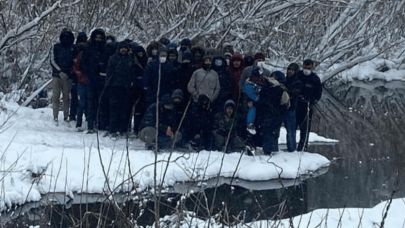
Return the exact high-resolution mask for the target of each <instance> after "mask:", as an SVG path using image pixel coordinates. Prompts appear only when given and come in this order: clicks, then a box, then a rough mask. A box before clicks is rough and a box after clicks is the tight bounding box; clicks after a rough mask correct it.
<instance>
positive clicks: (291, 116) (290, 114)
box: [284, 111, 297, 152]
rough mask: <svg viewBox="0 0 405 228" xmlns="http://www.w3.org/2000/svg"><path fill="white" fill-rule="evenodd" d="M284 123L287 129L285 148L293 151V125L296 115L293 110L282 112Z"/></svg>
mask: <svg viewBox="0 0 405 228" xmlns="http://www.w3.org/2000/svg"><path fill="white" fill-rule="evenodd" d="M284 125H285V128H286V130H287V149H288V151H289V152H293V151H295V149H296V146H297V140H296V134H295V127H296V116H295V111H286V112H285V113H284Z"/></svg>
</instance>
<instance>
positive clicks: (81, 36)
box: [76, 32, 87, 43]
mask: <svg viewBox="0 0 405 228" xmlns="http://www.w3.org/2000/svg"><path fill="white" fill-rule="evenodd" d="M79 42H87V34H86V33H85V32H79V34H77V37H76V43H79Z"/></svg>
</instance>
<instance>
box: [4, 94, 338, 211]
mask: <svg viewBox="0 0 405 228" xmlns="http://www.w3.org/2000/svg"><path fill="white" fill-rule="evenodd" d="M0 107H1V110H2V111H1V112H0V142H1V145H0V154H1V157H0V165H1V171H2V172H1V175H0V177H1V185H2V186H1V188H0V194H1V196H2V197H1V199H0V210H4V209H6V208H9V207H11V206H12V205H13V204H23V203H25V202H29V201H38V200H40V199H41V194H46V193H50V192H65V193H66V194H67V195H68V196H69V197H74V193H105V192H129V191H131V190H132V189H133V184H132V183H135V188H136V189H137V190H138V191H144V190H147V189H149V188H150V187H151V186H153V185H154V181H153V180H154V179H153V178H154V166H153V164H154V163H155V155H154V153H153V152H152V151H147V150H144V144H143V143H142V142H140V141H139V140H138V139H133V140H130V141H129V143H128V144H127V143H126V140H125V139H119V140H117V141H112V140H111V139H110V138H108V137H102V136H101V135H100V136H99V138H98V140H99V145H97V135H96V134H85V133H83V132H76V131H75V130H74V122H71V123H70V124H67V123H64V122H61V121H60V122H59V125H58V126H56V125H55V123H54V122H53V120H52V109H51V108H42V109H31V108H26V107H20V106H18V105H17V104H15V103H11V102H5V101H4V98H3V99H2V101H1V102H0ZM61 115H62V113H60V116H61ZM309 140H310V142H314V141H323V142H336V140H331V139H326V138H323V137H321V136H318V135H316V134H311V135H310V138H309ZM283 142H285V130H284V129H283V130H282V132H281V136H280V143H283ZM127 147H128V150H127ZM241 156H242V157H241ZM169 158H170V162H169V163H168V162H167V161H168V160H169ZM239 160H240V163H239ZM157 161H158V162H157V163H156V164H157V166H156V168H157V181H158V183H163V186H165V187H169V186H173V185H174V184H175V183H178V182H188V181H197V182H198V181H204V180H209V179H211V178H216V177H218V176H220V177H223V178H231V177H235V178H239V179H243V180H249V181H265V180H272V179H278V178H285V179H296V178H299V177H301V176H302V175H309V174H311V173H312V172H314V171H316V170H318V169H320V168H321V167H328V166H329V163H330V161H329V160H328V159H327V158H325V157H323V156H321V155H319V154H315V153H306V152H305V153H302V152H293V153H287V152H282V151H280V152H276V153H274V155H273V156H272V157H271V158H270V157H269V156H265V155H260V156H256V157H250V156H246V155H244V154H243V155H242V154H241V153H230V154H224V153H222V152H218V151H201V152H199V153H182V152H173V153H172V154H170V153H168V152H165V153H159V154H158V156H157ZM238 163H239V164H238ZM167 165H168V166H167ZM129 167H130V168H131V169H130V170H129ZM166 169H167V171H166V174H165V175H164V173H165V170H166ZM130 177H132V178H130ZM106 180H107V181H106Z"/></svg>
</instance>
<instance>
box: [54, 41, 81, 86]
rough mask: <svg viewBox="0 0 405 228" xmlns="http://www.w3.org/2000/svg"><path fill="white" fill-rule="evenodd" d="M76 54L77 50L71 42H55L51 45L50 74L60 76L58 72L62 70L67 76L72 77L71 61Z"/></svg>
mask: <svg viewBox="0 0 405 228" xmlns="http://www.w3.org/2000/svg"><path fill="white" fill-rule="evenodd" d="M76 55H77V51H76V48H75V47H74V45H73V44H71V45H63V44H61V43H57V44H55V45H54V47H53V59H52V60H51V66H52V76H53V77H60V76H59V73H60V72H64V73H65V74H67V75H68V76H69V78H72V76H73V62H74V59H75V58H76ZM55 63H56V64H55Z"/></svg>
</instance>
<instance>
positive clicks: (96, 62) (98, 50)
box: [80, 29, 108, 85]
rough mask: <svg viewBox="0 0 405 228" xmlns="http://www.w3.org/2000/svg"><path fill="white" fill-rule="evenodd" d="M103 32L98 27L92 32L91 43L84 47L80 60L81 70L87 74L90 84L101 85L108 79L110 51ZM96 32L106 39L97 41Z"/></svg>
mask: <svg viewBox="0 0 405 228" xmlns="http://www.w3.org/2000/svg"><path fill="white" fill-rule="evenodd" d="M103 32H104V31H102V30H101V29H96V30H94V31H93V32H92V33H91V37H90V44H89V46H87V47H86V48H85V49H84V51H83V55H82V58H81V61H80V70H81V71H82V72H83V73H84V75H86V77H87V79H88V83H89V84H90V85H99V84H100V83H104V81H105V79H106V71H107V64H108V53H107V48H106V46H105V33H103ZM96 34H101V35H103V36H104V39H103V40H104V41H102V42H100V43H97V42H96V41H95V36H96Z"/></svg>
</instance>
